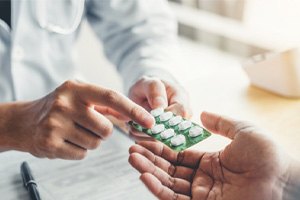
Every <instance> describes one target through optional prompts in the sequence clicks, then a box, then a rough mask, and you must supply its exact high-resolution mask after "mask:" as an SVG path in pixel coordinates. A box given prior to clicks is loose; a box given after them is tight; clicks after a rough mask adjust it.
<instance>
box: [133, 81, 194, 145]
mask: <svg viewBox="0 0 300 200" xmlns="http://www.w3.org/2000/svg"><path fill="white" fill-rule="evenodd" d="M129 98H130V99H132V100H133V101H134V102H136V103H137V104H139V105H141V106H142V107H144V108H145V109H146V110H148V111H150V110H153V109H155V108H159V107H162V108H165V109H166V110H169V111H172V112H173V113H175V114H177V115H181V116H182V117H185V118H190V117H191V116H192V111H191V109H190V105H189V97H188V94H187V92H186V91H185V90H184V89H183V88H182V86H181V85H179V84H177V83H173V82H172V83H171V82H168V81H163V80H160V79H158V78H155V77H148V76H143V77H142V78H141V79H139V80H138V81H137V82H136V83H135V84H134V85H133V86H132V87H131V89H130V91H129ZM131 136H132V137H133V138H135V139H136V140H147V139H151V137H149V136H147V135H145V134H143V133H139V132H136V131H134V130H131Z"/></svg>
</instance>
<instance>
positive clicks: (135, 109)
mask: <svg viewBox="0 0 300 200" xmlns="http://www.w3.org/2000/svg"><path fill="white" fill-rule="evenodd" d="M78 94H79V96H80V98H81V99H83V100H84V101H85V103H89V104H95V105H104V106H107V107H110V108H113V109H114V110H116V111H118V112H119V113H121V114H123V115H125V116H127V117H129V118H131V119H132V120H133V121H135V122H137V123H139V124H140V125H142V126H144V127H146V128H151V127H152V126H153V124H154V122H155V121H154V118H153V116H152V115H151V114H150V113H148V112H147V111H146V110H145V109H144V108H142V107H141V106H139V105H137V104H136V103H134V102H133V101H131V100H129V99H128V98H127V97H125V96H124V95H122V94H120V93H119V92H116V91H114V90H111V89H107V88H102V87H99V86H95V85H89V84H83V85H81V87H79V88H78Z"/></svg>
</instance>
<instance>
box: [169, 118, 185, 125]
mask: <svg viewBox="0 0 300 200" xmlns="http://www.w3.org/2000/svg"><path fill="white" fill-rule="evenodd" d="M180 122H182V117H181V116H176V117H173V118H171V119H170V120H169V125H170V126H176V125H177V124H179V123H180Z"/></svg>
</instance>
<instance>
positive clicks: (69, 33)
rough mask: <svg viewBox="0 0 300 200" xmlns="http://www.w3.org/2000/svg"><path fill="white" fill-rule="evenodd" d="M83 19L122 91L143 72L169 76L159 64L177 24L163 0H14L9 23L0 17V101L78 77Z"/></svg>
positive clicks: (163, 60) (34, 93)
mask: <svg viewBox="0 0 300 200" xmlns="http://www.w3.org/2000/svg"><path fill="white" fill-rule="evenodd" d="M82 6H84V9H81V8H82ZM84 19H87V20H88V22H89V23H90V24H91V26H92V28H93V30H94V31H95V33H96V35H97V36H98V37H99V39H100V40H101V41H102V43H103V45H104V49H105V53H106V56H107V57H108V59H109V60H110V61H111V62H112V63H113V64H114V65H115V66H116V67H117V69H118V71H119V72H120V74H121V75H122V76H123V78H124V80H125V81H124V85H125V91H128V89H129V88H130V86H131V85H132V84H133V83H134V82H135V81H136V80H137V79H138V78H139V77H140V76H142V75H152V76H158V77H162V78H171V76H170V75H169V74H168V73H167V72H164V71H162V70H161V67H163V65H167V64H168V61H167V59H168V57H169V55H168V53H169V49H170V48H172V46H173V45H174V43H175V42H176V30H177V28H176V22H175V20H174V18H173V16H172V14H171V13H170V11H169V9H168V6H167V2H166V1H165V0H85V1H84V0H12V29H11V30H10V28H9V27H8V26H7V25H6V24H5V22H3V21H2V20H0V102H8V101H14V100H32V99H36V98H40V97H42V96H44V95H46V94H47V93H49V92H51V91H52V90H53V89H55V88H56V87H57V86H58V85H60V84H61V83H63V82H64V81H65V80H68V79H74V78H77V77H76V69H75V67H74V66H75V65H74V63H73V61H72V56H71V52H72V51H71V50H72V47H73V45H74V42H75V41H76V36H77V35H78V33H79V31H80V25H81V22H82V20H84ZM77 22H78V23H77ZM53 27H55V28H53ZM101 76H105V74H99V77H101Z"/></svg>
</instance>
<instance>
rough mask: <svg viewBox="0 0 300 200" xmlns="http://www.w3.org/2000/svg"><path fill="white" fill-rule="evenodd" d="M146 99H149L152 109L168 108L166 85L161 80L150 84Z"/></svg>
mask: <svg viewBox="0 0 300 200" xmlns="http://www.w3.org/2000/svg"><path fill="white" fill-rule="evenodd" d="M146 97H147V99H148V102H149V104H150V107H151V109H155V108H159V107H162V108H166V107H168V98H167V92H166V87H165V85H164V83H163V82H162V81H160V80H154V81H152V82H150V83H149V84H148V90H147V91H146Z"/></svg>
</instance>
